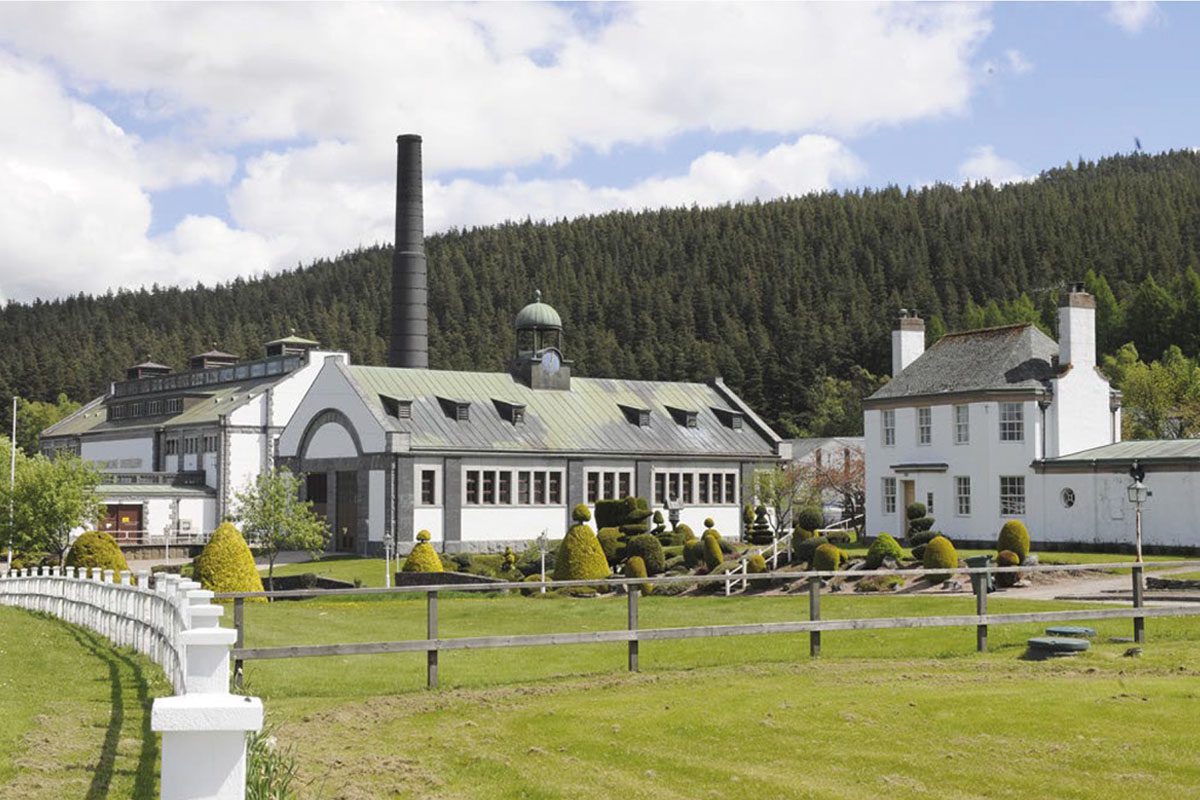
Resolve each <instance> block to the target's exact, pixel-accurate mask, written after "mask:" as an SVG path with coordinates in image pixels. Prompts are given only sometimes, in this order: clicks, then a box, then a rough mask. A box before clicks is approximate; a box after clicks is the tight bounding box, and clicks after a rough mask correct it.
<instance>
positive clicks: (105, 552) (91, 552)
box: [66, 531, 262, 591]
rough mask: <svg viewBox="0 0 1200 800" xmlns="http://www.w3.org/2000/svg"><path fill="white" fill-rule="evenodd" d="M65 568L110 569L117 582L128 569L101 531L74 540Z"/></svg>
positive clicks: (88, 533) (120, 553)
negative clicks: (120, 575) (121, 572)
mask: <svg viewBox="0 0 1200 800" xmlns="http://www.w3.org/2000/svg"><path fill="white" fill-rule="evenodd" d="M251 560H252V561H253V559H251ZM66 566H68V567H84V568H87V569H91V568H92V567H98V568H99V569H111V570H112V571H113V573H114V575H113V580H118V578H117V575H116V574H115V573H117V572H120V571H121V570H127V569H129V564H128V563H127V562H126V561H125V554H124V553H122V552H121V547H120V546H119V545H118V544H117V540H116V539H114V538H113V537H112V536H110V535H109V534H107V533H104V532H102V531H88V532H87V533H85V534H82V535H81V536H80V537H79V538H78V539H76V540H75V543H74V544H72V545H71V549H70V551H68V552H67V560H66ZM258 591H262V589H261V588H260V589H259V590H258Z"/></svg>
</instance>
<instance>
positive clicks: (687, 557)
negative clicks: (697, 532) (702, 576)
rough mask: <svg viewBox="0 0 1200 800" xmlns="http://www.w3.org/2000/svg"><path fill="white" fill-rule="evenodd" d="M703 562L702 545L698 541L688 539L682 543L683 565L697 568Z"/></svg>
mask: <svg viewBox="0 0 1200 800" xmlns="http://www.w3.org/2000/svg"><path fill="white" fill-rule="evenodd" d="M702 561H704V545H703V543H701V541H700V540H699V539H689V540H688V541H686V542H684V543H683V565H684V566H685V567H688V568H691V567H697V566H699V565H700V563H701V562H702Z"/></svg>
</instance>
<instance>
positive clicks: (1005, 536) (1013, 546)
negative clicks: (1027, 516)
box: [996, 519, 1029, 564]
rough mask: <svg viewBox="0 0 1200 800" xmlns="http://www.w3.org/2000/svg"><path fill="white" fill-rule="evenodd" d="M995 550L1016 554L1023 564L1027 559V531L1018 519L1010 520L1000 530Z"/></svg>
mask: <svg viewBox="0 0 1200 800" xmlns="http://www.w3.org/2000/svg"><path fill="white" fill-rule="evenodd" d="M996 549H997V550H1007V551H1009V552H1010V553H1016V554H1017V557H1018V558H1020V559H1021V563H1022V564H1024V563H1025V559H1027V558H1029V530H1028V529H1027V528H1026V527H1025V523H1023V522H1021V520H1019V519H1010V520H1009V521H1008V522H1006V523H1004V527H1002V528H1001V529H1000V536H999V537H998V538H997V539H996Z"/></svg>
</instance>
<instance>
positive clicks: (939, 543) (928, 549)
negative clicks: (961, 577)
mask: <svg viewBox="0 0 1200 800" xmlns="http://www.w3.org/2000/svg"><path fill="white" fill-rule="evenodd" d="M921 565H922V566H923V567H925V569H954V568H955V567H957V566H958V551H957V550H955V549H954V544H953V543H952V542H951V541H950V540H949V539H947V538H946V537H945V536H935V537H933V539H932V540H931V541H930V542H929V544H927V545H925V550H924V552H922V553H921ZM927 577H928V578H929V582H930V583H941V582H942V581H945V580H949V579H950V573H949V572H946V573H941V572H938V573H931V574H930V575H928V576H927Z"/></svg>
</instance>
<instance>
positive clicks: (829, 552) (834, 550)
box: [812, 544, 845, 572]
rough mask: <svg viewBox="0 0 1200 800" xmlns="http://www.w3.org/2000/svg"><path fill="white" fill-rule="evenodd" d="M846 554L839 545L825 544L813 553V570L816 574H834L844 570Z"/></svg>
mask: <svg viewBox="0 0 1200 800" xmlns="http://www.w3.org/2000/svg"><path fill="white" fill-rule="evenodd" d="M844 555H845V554H844V553H843V552H842V551H841V549H840V548H838V546H837V545H833V544H823V545H821V546H820V547H818V548H817V549H816V550H815V551H814V552H813V559H812V569H813V571H815V572H833V571H835V570H839V569H841V568H842V559H843V556H844Z"/></svg>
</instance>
